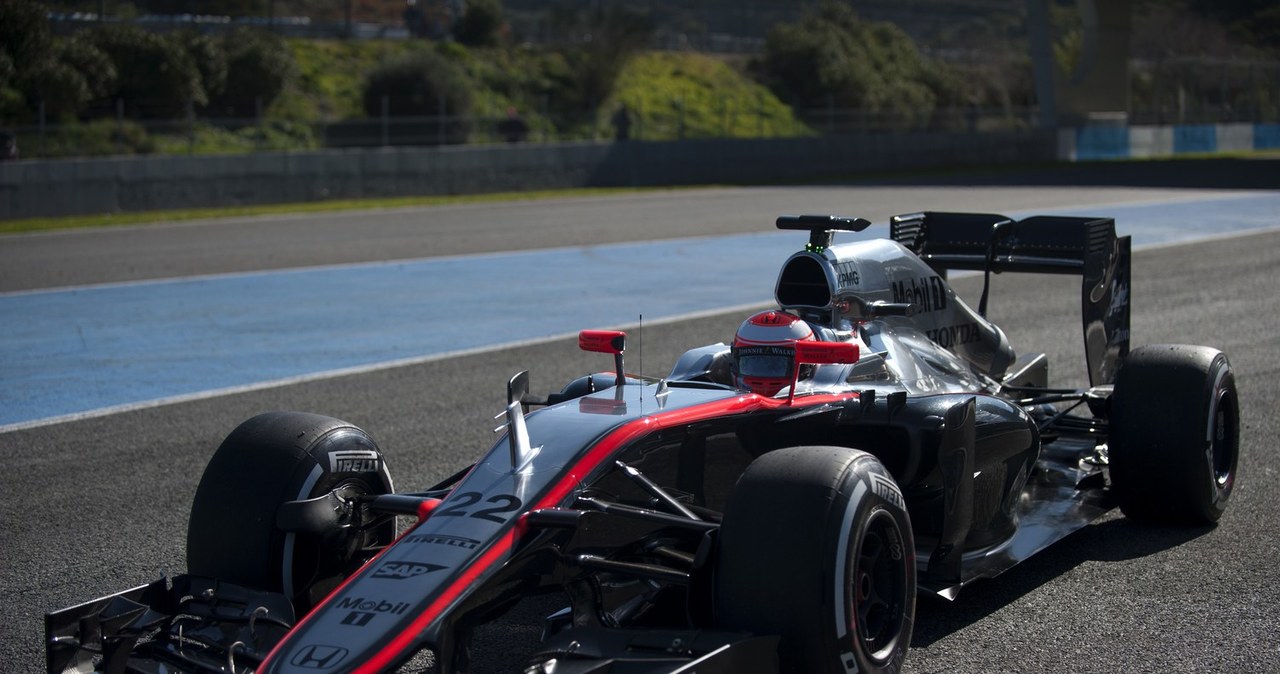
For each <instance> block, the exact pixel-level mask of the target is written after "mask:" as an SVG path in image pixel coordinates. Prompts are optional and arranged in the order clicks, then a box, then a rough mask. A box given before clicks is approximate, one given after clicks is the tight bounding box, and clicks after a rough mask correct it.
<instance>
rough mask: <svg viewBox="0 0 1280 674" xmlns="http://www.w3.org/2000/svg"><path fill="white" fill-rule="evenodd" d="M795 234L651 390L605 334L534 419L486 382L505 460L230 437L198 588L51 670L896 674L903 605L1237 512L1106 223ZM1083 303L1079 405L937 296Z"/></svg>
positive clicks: (970, 219) (51, 638)
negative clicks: (966, 290) (531, 622)
mask: <svg viewBox="0 0 1280 674" xmlns="http://www.w3.org/2000/svg"><path fill="white" fill-rule="evenodd" d="M869 225H870V223H869V222H867V221H866V220H861V219H856V218H840V217H832V216H785V217H782V218H780V219H779V220H778V226H779V227H780V228H783V229H795V230H801V231H805V232H808V235H809V240H808V243H807V244H806V245H805V247H804V249H803V250H802V251H800V252H797V253H795V254H794V255H792V256H791V257H790V258H789V259H788V260H787V261H786V263H785V264H784V266H783V268H782V271H781V274H780V275H779V277H778V281H777V286H776V293H775V294H776V300H777V304H778V308H777V309H776V310H773V311H768V312H763V313H761V314H758V315H756V316H753V317H751V318H749V319H748V320H747V321H746V322H744V324H743V327H742V329H740V330H739V332H738V334H737V335H736V336H735V339H734V341H733V343H731V344H714V345H709V346H704V347H699V348H695V349H692V350H690V351H688V352H687V353H685V354H684V355H683V356H682V357H681V358H680V359H679V360H678V362H676V363H675V366H674V367H673V368H672V370H671V372H670V374H669V375H668V376H666V377H664V378H661V379H653V378H645V377H640V376H636V375H628V374H627V373H626V370H625V367H624V362H623V357H624V353H625V350H626V335H625V334H624V333H622V332H615V331H591V330H589V331H584V332H583V333H581V335H580V338H579V345H580V346H581V348H583V349H585V350H587V351H593V352H601V353H604V354H608V355H612V356H613V357H614V363H613V367H612V369H611V370H610V371H606V372H602V373H597V374H592V375H588V376H585V377H582V378H580V379H578V380H575V381H573V382H571V383H569V384H568V385H567V386H565V387H564V388H563V389H562V390H561V391H560V392H559V393H554V394H552V395H550V396H548V397H547V398H545V399H535V398H534V397H532V396H531V394H530V390H529V388H530V387H529V377H528V373H527V372H522V373H520V374H517V375H516V376H515V377H514V378H512V379H511V381H510V382H509V384H508V405H507V407H506V410H505V412H503V413H502V414H501V415H500V416H502V417H503V418H504V419H505V425H504V426H505V427H504V429H503V432H502V434H501V436H500V439H499V440H498V441H497V442H496V443H495V444H494V445H493V446H492V447H491V448H490V449H489V450H488V452H486V453H485V454H483V455H482V456H481V458H480V459H479V461H477V462H476V463H475V464H473V465H471V466H468V467H466V468H465V469H463V470H462V471H460V472H458V473H457V474H456V475H454V476H453V477H451V478H449V479H447V480H445V481H444V482H442V483H440V484H438V485H436V486H435V487H434V488H432V489H430V490H427V491H425V492H421V493H396V492H395V491H394V490H393V488H392V482H391V477H390V474H389V472H388V470H387V465H386V462H385V460H384V459H383V456H382V454H381V452H380V451H379V449H378V446H377V444H375V442H374V441H373V439H371V438H370V436H369V435H368V434H366V433H365V432H364V431H362V430H361V429H359V428H356V427H354V426H352V425H350V424H347V423H344V422H342V421H338V420H336V419H332V418H328V417H322V416H318V415H312V414H303V413H295V412H273V413H268V414H263V415H260V416H257V417H254V418H252V419H250V420H248V421H246V422H244V423H243V424H242V425H240V426H239V427H238V428H236V429H235V430H234V431H232V432H231V434H230V435H229V436H228V437H227V438H226V440H225V441H224V442H223V443H222V445H221V447H219V448H218V450H217V452H216V453H215V454H214V456H213V458H212V459H211V460H210V462H209V464H208V467H207V468H206V470H205V473H204V476H203V478H202V479H201V482H200V485H199V488H198V489H197V491H196V494H195V498H194V503H193V505H192V509H191V516H190V523H189V529H188V534H187V559H188V572H187V573H186V574H184V575H180V576H177V577H174V578H162V579H159V580H157V581H155V582H153V583H151V584H148V585H145V586H141V587H137V588H134V589H132V590H127V591H124V592H120V593H117V594H114V595H110V596H107V597H104V598H101V599H98V600H95V601H91V602H88V603H85V604H82V605H79V606H75V607H71V608H67V609H63V610H60V611H57V612H54V613H51V614H49V615H48V616H47V617H46V636H47V640H46V651H47V663H48V669H49V671H50V672H65V671H77V672H91V671H100V672H111V673H115V672H146V673H152V674H158V673H160V672H237V673H243V672H261V673H271V674H285V673H291V674H323V673H329V672H334V673H336V672H394V671H409V670H411V669H412V668H414V667H420V666H428V667H432V668H434V671H437V672H440V673H442V674H452V673H455V672H467V671H472V669H473V655H474V654H473V652H472V651H473V649H472V639H471V636H472V634H473V631H474V630H475V628H476V627H477V626H480V625H482V624H485V623H488V622H491V621H494V620H496V619H498V618H499V617H500V616H502V614H503V613H504V612H505V611H507V610H508V609H509V608H510V607H511V606H513V605H514V604H515V603H517V602H518V601H520V600H521V599H523V598H525V597H529V596H532V595H536V594H547V595H549V596H552V597H560V598H563V602H562V604H563V608H562V610H558V611H554V612H552V613H550V615H548V616H547V617H546V619H545V621H544V629H543V638H542V640H541V641H540V643H539V645H538V647H537V648H535V649H533V651H532V652H529V653H528V654H527V657H525V658H524V662H525V665H524V667H525V670H524V671H526V672H530V673H547V674H550V673H575V674H577V673H588V672H591V673H596V672H599V673H603V672H627V673H649V672H653V673H658V672H693V671H698V672H778V671H792V672H829V673H837V672H839V673H844V672H866V671H872V672H877V671H878V672H893V671H897V670H899V669H900V668H901V666H902V663H903V660H904V658H905V657H907V650H908V646H909V645H910V642H911V633H912V624H913V619H914V616H915V605H916V596H917V594H918V593H921V592H923V593H930V594H934V595H938V596H941V597H945V598H948V599H950V598H953V597H955V596H956V594H957V593H958V592H959V591H960V590H961V589H962V588H963V587H964V586H965V585H966V584H967V583H970V582H972V581H974V580H976V579H979V578H989V577H994V576H996V575H998V574H1000V573H1001V572H1003V571H1005V570H1007V569H1009V568H1010V567H1012V566H1013V565H1015V564H1017V563H1018V562H1020V561H1022V560H1024V559H1026V558H1027V557H1029V556H1031V555H1033V554H1035V553H1036V552H1037V551H1039V550H1041V549H1043V548H1044V547H1045V546H1048V545H1050V544H1052V543H1054V542H1055V541H1058V540H1060V539H1062V538H1064V537H1065V536H1067V535H1068V534H1070V533H1071V532H1073V531H1075V530H1077V529H1079V528H1080V527H1083V526H1085V525H1086V524H1088V523H1089V522H1091V521H1093V520H1094V519H1096V518H1098V517H1099V516H1101V515H1103V514H1104V513H1106V512H1108V511H1109V510H1111V509H1112V508H1114V507H1117V506H1118V507H1119V508H1120V509H1121V510H1122V511H1123V512H1124V514H1125V515H1126V516H1128V517H1131V518H1134V519H1139V520H1143V521H1152V522H1160V523H1185V524H1203V523H1212V522H1215V521H1216V520H1217V519H1218V518H1219V517H1220V516H1221V515H1222V513H1223V510H1224V508H1225V507H1226V505H1227V502H1228V499H1229V497H1230V495H1231V491H1232V487H1233V483H1234V480H1235V474H1236V461H1237V453H1238V447H1239V421H1238V419H1239V415H1238V401H1237V397H1236V385H1235V380H1234V378H1233V375H1232V371H1231V366H1230V364H1229V363H1228V361H1227V358H1226V356H1225V355H1223V354H1222V353H1221V352H1219V351H1217V350H1215V349H1212V348H1208V347H1202V346H1183V345H1156V346H1145V347H1141V348H1135V349H1132V350H1130V348H1129V258H1130V255H1129V248H1130V242H1129V239H1128V237H1117V235H1116V233H1115V223H1114V221H1112V220H1110V219H1106V218H1078V217H1058V216H1036V217H1030V218H1026V219H1023V220H1013V219H1009V218H1006V217H1003V216H999V215H989V214H971V213H943V212H927V213H915V214H910V215H904V216H899V217H895V218H893V219H892V220H891V222H890V236H889V238H887V239H878V240H870V241H855V242H849V243H842V244H835V243H834V242H833V241H834V236H835V234H836V233H837V232H840V231H861V230H863V229H865V228H867V227H868V226H869ZM952 270H971V271H979V272H981V273H983V274H984V275H986V283H987V284H989V281H990V275H991V274H993V273H1019V272H1032V273H1054V274H1066V275H1071V276H1074V277H1078V278H1079V279H1080V282H1081V285H1080V289H1081V291H1080V295H1081V314H1082V318H1083V320H1082V323H1083V333H1084V343H1085V354H1086V359H1087V366H1088V373H1089V377H1090V386H1089V387H1087V388H1084V389H1064V388H1052V387H1050V385H1049V377H1048V374H1049V373H1048V360H1047V358H1046V356H1045V355H1044V354H1041V353H1020V352H1017V351H1015V350H1014V348H1013V346H1012V345H1010V343H1009V341H1008V339H1007V338H1006V336H1005V334H1004V332H1003V331H1002V330H1001V329H1000V328H999V327H998V326H996V325H995V324H993V323H992V322H991V321H989V320H988V319H987V318H986V304H987V293H986V291H985V288H986V287H987V286H984V292H983V295H982V299H981V300H980V302H979V304H978V307H977V308H976V309H975V308H972V307H970V306H969V305H968V304H967V303H965V302H964V301H963V300H962V299H961V298H960V297H959V296H957V294H956V293H955V292H954V290H953V289H952V288H951V286H950V285H949V284H948V281H947V274H948V272H949V271H952Z"/></svg>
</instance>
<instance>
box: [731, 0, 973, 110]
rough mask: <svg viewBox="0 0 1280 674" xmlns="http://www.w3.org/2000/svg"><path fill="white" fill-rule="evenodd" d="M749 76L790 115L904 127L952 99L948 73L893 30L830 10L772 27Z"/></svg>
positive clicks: (845, 10)
mask: <svg viewBox="0 0 1280 674" xmlns="http://www.w3.org/2000/svg"><path fill="white" fill-rule="evenodd" d="M754 70H755V72H756V73H757V76H758V77H759V79H760V80H761V81H762V82H764V83H765V84H766V85H767V86H768V87H769V88H770V89H771V90H773V92H774V93H776V94H777V95H778V97H779V98H781V99H782V100H784V101H786V102H788V103H790V104H791V105H792V106H793V107H796V108H823V107H828V106H830V107H834V108H838V109H858V110H861V111H864V112H867V113H870V114H878V115H883V116H884V117H885V118H886V119H891V120H894V121H895V122H896V123H898V124H901V125H904V126H911V125H913V124H915V123H917V122H920V121H923V120H926V119H928V118H929V116H930V115H931V114H932V113H933V110H934V108H935V107H936V106H937V105H938V103H939V101H947V102H949V101H951V100H954V99H955V98H957V96H956V93H955V90H956V85H955V84H954V77H953V76H952V75H951V73H950V72H949V71H948V69H947V68H946V67H945V66H944V65H943V64H941V63H939V62H936V61H932V60H930V59H928V58H926V57H924V56H922V55H921V54H920V52H919V51H918V50H917V49H916V46H915V44H914V43H913V42H912V41H911V39H910V38H909V37H907V35H906V34H905V33H903V32H902V31H901V30H900V29H898V28H897V27H895V26H893V25H892V24H887V23H874V22H868V21H864V20H862V19H861V18H859V17H858V15H857V14H856V13H855V12H854V11H853V9H851V8H850V7H849V6H848V5H845V4H840V3H834V2H826V3H824V4H823V5H822V6H821V7H820V8H819V9H818V11H816V12H814V13H812V14H809V15H807V16H806V17H805V18H804V19H802V20H801V21H800V22H799V23H794V24H780V25H778V26H776V27H774V28H773V30H771V31H770V32H769V35H768V37H767V38H766V40H765V46H764V51H763V53H762V54H761V55H760V57H759V58H758V60H757V61H756V62H755V65H754Z"/></svg>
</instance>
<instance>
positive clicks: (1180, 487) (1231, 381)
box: [1109, 345, 1240, 524]
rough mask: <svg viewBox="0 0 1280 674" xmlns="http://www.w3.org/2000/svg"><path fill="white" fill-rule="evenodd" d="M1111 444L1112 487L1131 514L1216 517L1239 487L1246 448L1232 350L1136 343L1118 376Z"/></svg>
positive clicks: (1191, 519) (1190, 519) (1175, 519)
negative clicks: (1241, 454) (1229, 355)
mask: <svg viewBox="0 0 1280 674" xmlns="http://www.w3.org/2000/svg"><path fill="white" fill-rule="evenodd" d="M1188 397H1191V399H1190V400H1188ZM1219 434H1221V435H1220V436H1219ZM1215 436H1219V437H1215ZM1215 443H1219V446H1220V447H1221V449H1222V452H1223V454H1222V455H1220V457H1219V458H1218V459H1215V454H1214V448H1215ZM1109 445H1110V475H1111V481H1112V487H1113V489H1115V490H1116V493H1117V497H1118V501H1119V503H1120V507H1121V509H1122V510H1123V511H1124V512H1125V514H1126V515H1127V516H1129V517H1132V518H1135V519H1138V520H1145V521H1153V522H1171V523H1184V524H1206V523H1212V522H1216V521H1217V520H1218V519H1219V518H1220V517H1221V516H1222V513H1223V512H1224V510H1225V509H1226V506H1227V503H1228V501H1229V499H1230V496H1231V493H1232V491H1233V490H1234V487H1235V481H1236V467H1237V464H1238V460H1239V450H1240V432H1239V400H1238V395H1237V391H1236V384H1235V376H1234V374H1233V373H1232V370H1231V365H1230V363H1229V361H1228V360H1227V357H1226V355H1225V354H1223V353H1221V352H1220V351H1217V350H1215V349H1211V348H1209V347H1201V346H1186V345H1154V346H1145V347H1141V348H1140V349H1135V350H1134V352H1133V353H1131V354H1130V355H1129V357H1128V358H1127V359H1126V362H1125V363H1124V365H1123V366H1122V367H1121V369H1120V372H1119V375H1118V376H1117V379H1116V388H1115V392H1114V395H1113V399H1112V407H1111V437H1110V438H1109ZM1220 476H1221V477H1223V479H1222V480H1221V481H1220V480H1219V477H1220Z"/></svg>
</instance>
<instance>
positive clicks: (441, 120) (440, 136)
mask: <svg viewBox="0 0 1280 674" xmlns="http://www.w3.org/2000/svg"><path fill="white" fill-rule="evenodd" d="M447 109H448V107H447V106H446V105H445V97H444V96H441V97H440V99H439V100H438V101H436V145H437V146H440V145H444V139H445V129H444V125H445V110H447Z"/></svg>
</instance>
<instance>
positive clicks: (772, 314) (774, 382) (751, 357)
mask: <svg viewBox="0 0 1280 674" xmlns="http://www.w3.org/2000/svg"><path fill="white" fill-rule="evenodd" d="M815 339H816V338H815V337H814V335H813V328H810V327H809V324H808V323H806V322H804V321H802V320H800V319H799V318H798V317H796V316H793V315H792V314H789V313H787V312H785V311H762V312H760V313H758V314H755V315H754V316H752V317H750V318H748V319H747V320H745V321H743V323H742V325H741V326H739V327H738V332H737V334H735V335H734V337H733V362H734V378H735V380H736V382H737V384H738V387H739V388H742V389H747V390H750V391H751V392H752V393H758V394H760V395H762V396H769V397H773V396H775V395H777V393H778V391H781V390H782V389H783V388H784V387H787V386H790V385H791V382H792V374H793V370H792V368H794V367H795V366H796V348H795V343H796V342H805V341H812V340H815ZM806 369H807V370H808V371H807V372H806ZM812 371H813V366H812V365H804V366H802V369H801V371H800V377H799V379H806V378H808V377H809V376H812Z"/></svg>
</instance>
